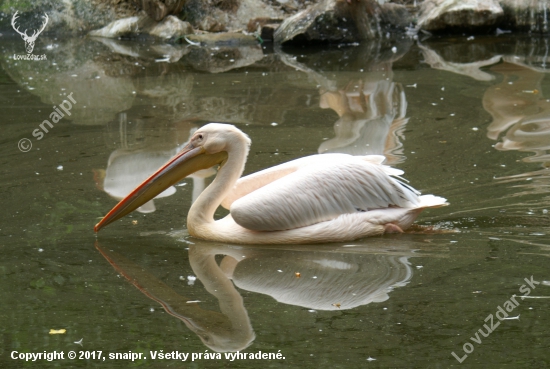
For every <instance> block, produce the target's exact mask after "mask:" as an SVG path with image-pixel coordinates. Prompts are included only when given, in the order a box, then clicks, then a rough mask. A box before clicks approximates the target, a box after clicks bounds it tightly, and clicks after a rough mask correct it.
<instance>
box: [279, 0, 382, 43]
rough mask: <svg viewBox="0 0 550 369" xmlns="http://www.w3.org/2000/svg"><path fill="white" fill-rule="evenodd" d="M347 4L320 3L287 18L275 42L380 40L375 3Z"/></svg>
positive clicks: (343, 0) (369, 0)
mask: <svg viewBox="0 0 550 369" xmlns="http://www.w3.org/2000/svg"><path fill="white" fill-rule="evenodd" d="M349 1H350V2H349V3H348V2H347V1H346V0H321V1H320V2H319V3H317V4H315V5H313V6H311V7H310V8H308V9H306V10H304V11H301V12H299V13H297V14H295V15H293V16H292V17H289V18H287V19H286V20H285V21H284V22H283V23H282V24H281V26H280V27H279V28H278V29H277V31H276V32H275V35H274V39H275V42H276V43H284V42H288V41H295V42H298V41H302V42H303V41H305V42H308V41H334V42H354V41H359V40H364V39H370V38H374V37H377V36H379V35H380V24H379V21H378V17H377V15H378V13H379V12H380V6H379V5H378V3H377V2H376V1H374V0H349Z"/></svg>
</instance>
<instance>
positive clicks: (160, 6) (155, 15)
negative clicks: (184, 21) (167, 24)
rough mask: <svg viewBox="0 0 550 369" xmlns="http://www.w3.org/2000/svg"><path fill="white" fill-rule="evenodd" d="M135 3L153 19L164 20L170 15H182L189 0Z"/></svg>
mask: <svg viewBox="0 0 550 369" xmlns="http://www.w3.org/2000/svg"><path fill="white" fill-rule="evenodd" d="M133 1H134V3H135V4H136V5H137V6H138V7H139V8H140V9H143V10H144V11H145V13H147V15H149V17H151V18H152V19H154V20H156V21H157V22H158V21H161V20H163V19H164V18H165V17H166V16H168V15H170V14H179V13H181V11H182V9H183V6H184V5H185V3H186V2H187V0H133Z"/></svg>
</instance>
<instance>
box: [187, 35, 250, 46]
mask: <svg viewBox="0 0 550 369" xmlns="http://www.w3.org/2000/svg"><path fill="white" fill-rule="evenodd" d="M186 40H187V42H189V43H190V44H192V45H196V46H209V47H216V46H218V47H219V46H224V47H239V46H255V45H258V40H257V39H256V37H254V36H252V35H245V34H242V33H233V32H228V33H206V34H201V35H189V36H187V37H186Z"/></svg>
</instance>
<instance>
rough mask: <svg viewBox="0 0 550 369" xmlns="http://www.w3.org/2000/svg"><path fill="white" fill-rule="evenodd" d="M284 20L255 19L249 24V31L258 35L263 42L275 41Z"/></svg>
mask: <svg viewBox="0 0 550 369" xmlns="http://www.w3.org/2000/svg"><path fill="white" fill-rule="evenodd" d="M282 22H283V19H272V18H254V19H251V20H250V22H248V26H247V31H248V32H249V33H257V34H258V35H259V36H260V38H261V39H262V40H263V41H273V35H274V34H275V31H277V28H279V26H280V25H281V23H282Z"/></svg>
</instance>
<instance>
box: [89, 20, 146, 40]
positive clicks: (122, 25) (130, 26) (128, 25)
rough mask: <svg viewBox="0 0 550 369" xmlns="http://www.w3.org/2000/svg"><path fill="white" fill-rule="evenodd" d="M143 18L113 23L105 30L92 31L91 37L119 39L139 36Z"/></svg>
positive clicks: (104, 28)
mask: <svg viewBox="0 0 550 369" xmlns="http://www.w3.org/2000/svg"><path fill="white" fill-rule="evenodd" d="M142 19H144V18H143V17H138V16H136V17H129V18H124V19H119V20H116V21H113V22H111V23H109V24H108V25H106V26H105V27H103V28H100V29H97V30H93V31H90V33H88V35H89V36H92V37H105V38H118V37H123V36H126V35H131V34H137V33H138V32H139V23H140V21H142Z"/></svg>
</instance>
